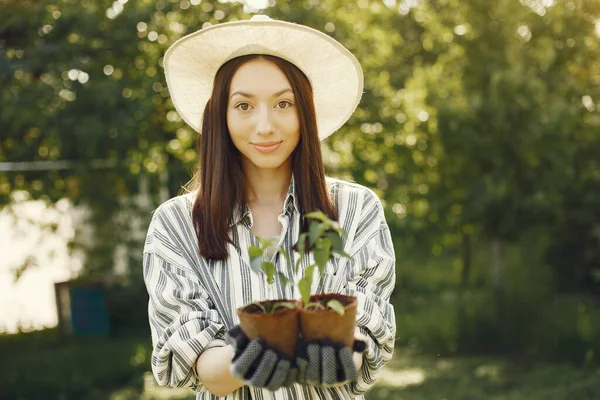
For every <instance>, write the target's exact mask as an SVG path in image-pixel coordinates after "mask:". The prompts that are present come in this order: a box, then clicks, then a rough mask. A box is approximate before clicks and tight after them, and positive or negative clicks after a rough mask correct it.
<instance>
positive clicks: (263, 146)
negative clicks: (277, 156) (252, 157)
mask: <svg viewBox="0 0 600 400" xmlns="http://www.w3.org/2000/svg"><path fill="white" fill-rule="evenodd" d="M279 146H281V142H266V143H252V147H254V148H255V149H256V150H258V151H260V152H261V153H272V152H274V151H275V150H277V149H278V148H279Z"/></svg>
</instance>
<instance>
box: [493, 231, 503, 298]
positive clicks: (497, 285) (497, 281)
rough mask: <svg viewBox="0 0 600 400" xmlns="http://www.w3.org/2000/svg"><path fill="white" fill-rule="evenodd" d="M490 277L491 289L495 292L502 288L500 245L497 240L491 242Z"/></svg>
mask: <svg viewBox="0 0 600 400" xmlns="http://www.w3.org/2000/svg"><path fill="white" fill-rule="evenodd" d="M491 277H492V287H493V288H494V291H496V292H497V291H499V290H500V289H501V288H502V243H501V242H500V239H498V238H495V239H494V240H493V241H492V265H491Z"/></svg>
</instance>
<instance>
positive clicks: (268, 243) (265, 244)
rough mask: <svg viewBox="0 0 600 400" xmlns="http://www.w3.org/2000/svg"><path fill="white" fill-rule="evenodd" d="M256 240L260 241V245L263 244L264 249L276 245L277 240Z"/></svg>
mask: <svg viewBox="0 0 600 400" xmlns="http://www.w3.org/2000/svg"><path fill="white" fill-rule="evenodd" d="M256 239H258V241H259V243H260V244H261V246H262V248H265V247H269V246H271V245H273V244H274V243H276V240H277V239H263V238H261V237H258V236H257V237H256Z"/></svg>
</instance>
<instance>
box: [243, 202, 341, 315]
mask: <svg viewBox="0 0 600 400" xmlns="http://www.w3.org/2000/svg"><path fill="white" fill-rule="evenodd" d="M304 217H305V218H306V219H307V220H309V221H310V223H309V226H308V231H307V232H304V233H302V234H300V237H299V238H298V242H297V243H296V244H295V245H294V251H295V252H297V253H298V258H297V260H296V264H295V265H294V278H288V277H287V276H285V274H283V273H282V272H277V276H278V278H279V279H280V280H281V281H282V283H283V284H284V285H289V284H293V285H297V286H296V287H297V288H298V290H299V291H300V296H301V297H302V303H303V305H304V309H305V310H310V309H317V310H324V309H326V308H327V307H329V308H331V309H332V310H334V311H335V312H337V313H338V314H340V315H344V306H343V305H342V304H341V303H340V302H339V301H338V300H329V301H328V302H327V304H326V305H323V304H321V303H316V302H310V288H311V286H312V281H313V275H314V270H315V268H317V269H318V271H319V275H322V274H324V272H325V266H326V265H327V262H328V261H329V260H330V259H331V258H332V257H333V256H334V255H339V256H342V257H347V258H349V257H350V256H349V255H348V254H346V252H344V249H343V243H342V237H343V235H344V230H343V229H342V228H341V227H340V225H339V224H338V223H337V222H336V221H332V220H331V219H329V217H327V215H326V214H325V213H323V212H322V211H314V212H311V213H308V214H306V215H305V216H304ZM258 241H259V243H260V245H258V246H255V245H253V246H250V248H249V249H248V253H249V255H250V266H251V267H252V269H254V270H255V271H257V272H258V271H261V270H262V271H263V272H264V273H265V275H266V276H267V282H268V283H269V284H272V283H273V282H275V274H276V271H275V264H273V262H271V261H265V260H264V258H263V256H264V254H265V251H266V249H267V248H269V247H270V246H272V245H273V240H269V239H262V238H258ZM275 251H276V252H277V253H279V254H281V255H282V256H283V257H284V258H285V260H286V262H287V263H288V265H292V260H291V258H290V255H289V254H288V253H287V251H285V249H283V248H282V247H277V248H276V249H275ZM311 253H312V254H313V257H314V261H315V262H314V264H312V265H310V266H309V267H308V268H306V270H305V271H304V277H303V278H301V279H300V280H299V281H298V282H296V281H295V277H296V276H298V270H299V268H300V265H301V263H302V261H303V260H304V259H305V257H308V256H309V255H310V254H311ZM254 304H256V303H254ZM282 306H283V307H288V308H294V304H293V303H289V302H277V303H274V304H272V307H271V310H267V309H266V308H265V307H263V306H262V305H261V310H263V312H265V313H274V312H275V310H276V309H277V308H278V307H282Z"/></svg>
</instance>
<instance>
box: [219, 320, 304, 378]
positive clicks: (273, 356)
mask: <svg viewBox="0 0 600 400" xmlns="http://www.w3.org/2000/svg"><path fill="white" fill-rule="evenodd" d="M227 342H228V343H230V344H231V345H232V346H233V347H234V349H235V354H234V356H233V358H232V360H231V367H230V372H231V375H232V376H234V377H236V378H237V379H240V380H242V381H244V382H245V383H246V384H247V385H250V386H255V387H264V388H266V389H268V390H277V389H279V388H281V387H283V386H291V385H292V384H293V383H294V382H295V381H296V376H297V373H298V370H297V368H294V367H293V365H292V360H290V359H288V358H287V357H286V356H284V355H283V354H281V353H280V352H278V351H277V350H275V349H273V348H271V347H270V346H268V345H267V344H266V343H265V341H264V340H263V339H261V338H256V339H252V340H249V339H248V337H247V336H246V334H245V333H244V332H243V331H242V329H241V328H240V327H239V325H236V326H235V327H233V328H232V329H231V330H230V331H229V332H228V335H227Z"/></svg>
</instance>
